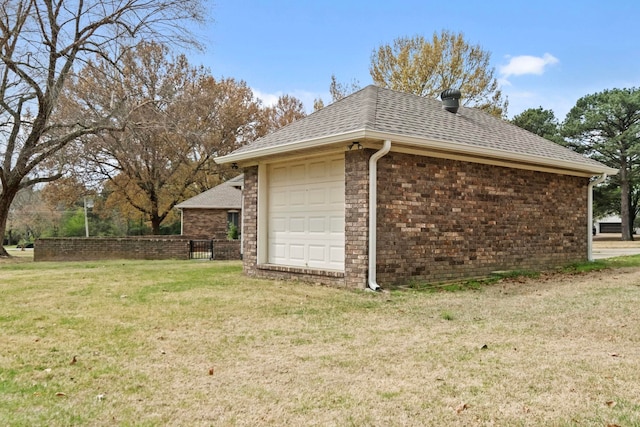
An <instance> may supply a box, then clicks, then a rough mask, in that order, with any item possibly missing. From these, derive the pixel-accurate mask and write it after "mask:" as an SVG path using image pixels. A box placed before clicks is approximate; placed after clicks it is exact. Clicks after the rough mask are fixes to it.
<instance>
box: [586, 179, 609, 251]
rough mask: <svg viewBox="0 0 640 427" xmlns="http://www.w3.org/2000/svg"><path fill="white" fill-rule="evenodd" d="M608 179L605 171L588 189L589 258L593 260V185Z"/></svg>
mask: <svg viewBox="0 0 640 427" xmlns="http://www.w3.org/2000/svg"><path fill="white" fill-rule="evenodd" d="M605 179H607V174H606V173H603V174H602V176H600V177H599V178H597V179H595V180H593V181H591V182H590V183H589V189H588V190H587V236H589V238H588V240H587V242H588V243H587V259H588V260H589V261H593V187H594V186H596V185H598V184H600V183H601V182H603V181H604V180H605Z"/></svg>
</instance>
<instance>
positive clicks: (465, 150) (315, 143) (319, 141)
mask: <svg viewBox="0 0 640 427" xmlns="http://www.w3.org/2000/svg"><path fill="white" fill-rule="evenodd" d="M357 139H361V140H364V139H368V140H381V141H383V140H387V139H388V140H391V141H393V142H394V143H400V144H405V145H411V146H414V147H416V148H421V149H425V148H426V149H434V150H439V151H443V152H452V153H459V154H465V155H470V156H476V157H480V158H496V159H500V160H504V161H511V162H516V163H523V164H530V165H540V166H545V167H551V168H557V169H562V170H567V171H576V172H580V173H582V174H592V175H602V174H607V175H615V174H617V173H618V169H614V168H610V167H608V166H605V165H602V166H599V165H594V164H589V163H581V162H573V161H569V160H562V159H552V158H549V157H544V156H536V155H533V154H523V153H514V152H512V151H505V150H500V149H495V148H487V147H479V146H473V145H469V144H464V143H460V142H452V141H445V140H435V139H424V138H419V137H413V136H409V135H402V134H397V133H389V132H380V131H374V130H367V129H358V130H353V131H349V132H345V133H339V134H334V135H330V136H326V137H321V138H312V139H307V140H302V141H295V142H290V143H287V144H282V145H278V146H275V147H265V148H258V149H255V150H249V151H243V152H240V153H237V154H234V153H231V154H228V155H226V156H222V157H217V158H215V159H214V160H215V162H216V163H218V164H224V163H233V162H242V161H247V160H254V159H256V158H259V157H265V156H273V155H278V154H286V153H289V152H291V151H294V150H304V149H309V148H317V147H321V146H327V145H332V144H337V143H340V142H348V141H352V140H357Z"/></svg>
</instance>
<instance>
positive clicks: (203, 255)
mask: <svg viewBox="0 0 640 427" xmlns="http://www.w3.org/2000/svg"><path fill="white" fill-rule="evenodd" d="M189 258H190V259H209V260H211V259H213V240H191V241H190V242H189Z"/></svg>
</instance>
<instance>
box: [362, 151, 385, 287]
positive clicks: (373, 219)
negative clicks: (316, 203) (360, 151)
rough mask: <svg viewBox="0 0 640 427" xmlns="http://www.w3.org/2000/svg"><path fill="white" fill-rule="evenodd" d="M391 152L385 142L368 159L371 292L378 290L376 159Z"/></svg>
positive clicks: (368, 280)
mask: <svg viewBox="0 0 640 427" xmlns="http://www.w3.org/2000/svg"><path fill="white" fill-rule="evenodd" d="M390 150H391V141H390V140H386V141H385V142H384V144H383V145H382V148H381V149H380V150H378V151H376V152H375V153H373V155H372V156H371V158H369V277H368V279H367V286H368V288H369V289H371V290H373V291H377V290H379V289H380V285H378V283H377V281H376V248H377V246H378V245H377V237H376V223H377V215H376V214H377V207H378V159H380V158H381V157H382V156H384V155H385V154H387V153H388V152H389V151H390Z"/></svg>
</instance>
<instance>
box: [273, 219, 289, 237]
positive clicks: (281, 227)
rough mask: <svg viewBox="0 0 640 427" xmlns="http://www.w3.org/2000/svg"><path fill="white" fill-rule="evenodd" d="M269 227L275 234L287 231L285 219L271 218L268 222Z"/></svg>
mask: <svg viewBox="0 0 640 427" xmlns="http://www.w3.org/2000/svg"><path fill="white" fill-rule="evenodd" d="M269 227H270V228H271V230H272V231H273V232H275V233H282V232H285V231H286V230H287V218H285V217H273V218H271V221H269Z"/></svg>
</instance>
